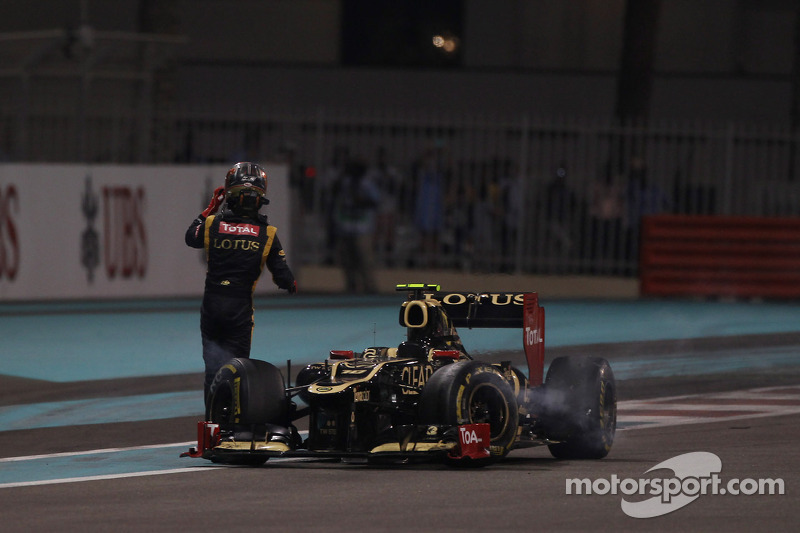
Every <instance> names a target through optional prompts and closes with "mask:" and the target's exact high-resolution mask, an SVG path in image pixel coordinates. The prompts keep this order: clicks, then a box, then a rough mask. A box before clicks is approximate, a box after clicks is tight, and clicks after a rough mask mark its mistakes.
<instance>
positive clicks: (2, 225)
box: [0, 185, 20, 281]
mask: <svg viewBox="0 0 800 533" xmlns="http://www.w3.org/2000/svg"><path fill="white" fill-rule="evenodd" d="M15 216H19V195H18V194H17V188H16V187H15V186H14V185H6V187H5V188H3V187H0V281H2V280H3V279H8V280H9V281H14V278H16V277H17V272H19V258H20V249H19V247H20V243H19V234H18V232H17V225H16V222H15V221H14V217H15Z"/></svg>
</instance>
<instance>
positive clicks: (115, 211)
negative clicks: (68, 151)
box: [0, 164, 291, 300]
mask: <svg viewBox="0 0 800 533" xmlns="http://www.w3.org/2000/svg"><path fill="white" fill-rule="evenodd" d="M265 169H266V171H267V175H268V176H269V182H268V187H267V197H268V198H269V199H270V200H271V202H270V204H269V205H268V206H267V207H266V208H262V213H266V214H267V215H268V216H269V220H270V224H272V225H274V226H277V227H278V236H279V237H280V238H281V241H282V242H283V243H285V244H287V245H288V244H289V243H290V242H291V228H290V227H289V220H290V213H289V204H290V201H289V200H290V199H289V186H288V180H287V173H286V169H285V166H282V165H265ZM227 170H228V166H224V165H223V166H220V165H215V166H206V165H203V166H199V165H198V166H112V165H108V166H86V165H22V164H19V165H18V164H3V165H0V299H1V300H49V299H65V298H66V299H69V298H105V297H113V298H120V297H169V296H199V295H201V294H202V292H203V280H204V276H205V264H204V260H203V258H202V251H201V250H196V249H193V248H189V247H188V246H186V244H185V243H184V233H185V232H186V229H187V228H188V227H189V224H190V223H191V221H192V220H193V219H194V217H196V216H197V215H198V214H199V213H200V212H201V211H202V210H203V209H204V208H205V207H206V206H207V205H208V201H209V200H210V198H211V194H212V191H213V190H214V189H215V188H216V187H218V186H221V185H222V184H223V182H224V178H225V173H226V172H227ZM287 251H288V252H289V256H290V257H291V250H290V249H287ZM274 290H277V289H275V287H274V285H273V284H272V283H271V282H269V275H268V274H267V277H266V278H262V282H260V283H259V285H258V292H259V293H262V292H269V291H274Z"/></svg>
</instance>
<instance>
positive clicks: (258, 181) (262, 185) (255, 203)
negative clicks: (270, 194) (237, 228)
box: [225, 161, 269, 213]
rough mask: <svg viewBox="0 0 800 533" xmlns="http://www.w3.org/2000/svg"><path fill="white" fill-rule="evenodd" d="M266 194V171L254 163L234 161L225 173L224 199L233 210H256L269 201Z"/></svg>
mask: <svg viewBox="0 0 800 533" xmlns="http://www.w3.org/2000/svg"><path fill="white" fill-rule="evenodd" d="M266 195H267V173H266V172H265V171H264V169H263V168H261V167H260V166H259V165H256V164H255V163H249V162H246V161H245V162H241V163H236V164H235V165H233V167H231V169H230V170H229V171H228V173H227V174H226V175H225V199H226V201H227V202H228V207H229V208H230V209H231V211H233V212H245V213H256V212H258V210H259V208H260V207H261V206H262V205H266V204H268V203H269V200H267V198H266Z"/></svg>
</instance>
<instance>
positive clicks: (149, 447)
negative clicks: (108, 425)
mask: <svg viewBox="0 0 800 533" xmlns="http://www.w3.org/2000/svg"><path fill="white" fill-rule="evenodd" d="M195 445H197V441H196V440H192V441H186V442H174V443H172V444H147V445H144V446H130V447H128V448H103V449H99V450H85V451H81V452H60V453H48V454H44V455H23V456H19V457H2V458H0V463H11V462H14V461H34V460H36V459H52V458H56V457H76V456H79V455H97V454H100V453H119V452H129V451H134V450H154V449H158V448H178V447H180V446H195Z"/></svg>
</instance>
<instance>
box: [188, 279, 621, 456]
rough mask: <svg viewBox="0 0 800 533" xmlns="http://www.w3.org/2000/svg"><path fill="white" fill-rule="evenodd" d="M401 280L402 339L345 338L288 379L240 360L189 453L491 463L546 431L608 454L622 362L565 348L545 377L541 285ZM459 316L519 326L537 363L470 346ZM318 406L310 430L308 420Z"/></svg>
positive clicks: (480, 324)
mask: <svg viewBox="0 0 800 533" xmlns="http://www.w3.org/2000/svg"><path fill="white" fill-rule="evenodd" d="M398 290H400V291H407V292H408V298H407V299H406V301H404V302H403V303H402V305H401V307H400V324H401V325H402V326H403V327H405V328H406V329H407V337H406V340H405V341H403V342H401V343H400V344H399V345H398V346H397V347H383V346H381V347H370V348H367V349H365V350H364V351H362V352H354V351H351V350H332V351H331V352H330V355H329V358H328V359H327V360H325V361H323V362H320V363H314V364H310V365H308V366H306V367H305V368H304V369H302V370H301V371H300V372H299V373H298V375H297V380H296V381H297V382H296V384H295V385H294V386H289V387H286V386H285V382H284V377H283V375H282V373H281V371H280V370H279V369H278V368H277V367H275V366H274V365H272V364H270V363H268V362H265V361H259V360H255V359H232V360H230V361H229V362H228V363H227V364H226V365H225V366H224V367H223V368H222V369H220V371H219V372H218V373H217V375H216V377H215V379H214V382H213V384H212V386H211V390H210V393H209V401H208V412H207V413H206V421H204V422H199V423H198V445H197V447H196V448H192V449H191V450H190V451H189V452H187V453H184V454H183V456H191V457H203V458H205V459H210V460H211V461H214V462H218V463H227V464H249V465H258V464H263V463H264V462H265V461H267V460H268V459H269V458H271V457H297V456H305V457H309V456H310V457H337V458H361V459H366V460H367V461H368V462H385V461H407V460H417V459H428V460H430V459H441V460H444V461H446V462H447V463H451V464H473V465H482V464H485V463H488V462H491V461H492V460H494V459H497V458H501V457H504V456H505V455H506V454H507V453H508V452H509V451H510V450H512V449H514V448H521V447H528V446H541V445H547V446H548V447H549V449H550V452H551V453H552V455H554V456H555V457H558V458H573V459H600V458H602V457H605V456H606V455H607V454H608V452H609V450H610V449H611V445H612V443H613V440H614V432H615V427H616V385H615V381H614V375H613V373H612V371H611V367H610V366H609V364H608V362H607V361H606V360H604V359H601V358H595V357H575V356H570V357H559V358H556V359H555V360H554V361H552V362H551V364H550V366H549V369H548V372H547V377H546V379H542V378H543V369H544V309H543V308H542V307H540V306H539V304H538V298H537V295H536V293H533V292H527V293H523V292H510V293H491V294H482V293H465V292H441V291H440V288H439V287H438V286H437V285H424V284H408V285H398ZM457 327H468V328H491V327H515V328H520V329H521V332H522V338H523V346H524V350H525V357H526V360H527V363H528V374H527V376H526V375H525V374H524V373H523V372H522V371H520V370H518V369H517V368H514V367H513V366H512V365H511V363H510V362H501V363H487V362H481V361H478V360H475V359H473V358H472V357H470V355H468V353H467V351H466V350H465V349H464V347H463V345H462V344H461V340H460V338H459V336H458V333H457V330H456V328H457ZM298 400H299V402H298ZM298 403H299V404H301V405H302V404H305V405H304V406H302V407H298ZM306 416H308V436H307V438H302V437H301V434H300V432H299V431H298V430H297V428H296V426H295V423H296V422H297V421H299V420H300V419H302V418H304V417H306Z"/></svg>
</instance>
